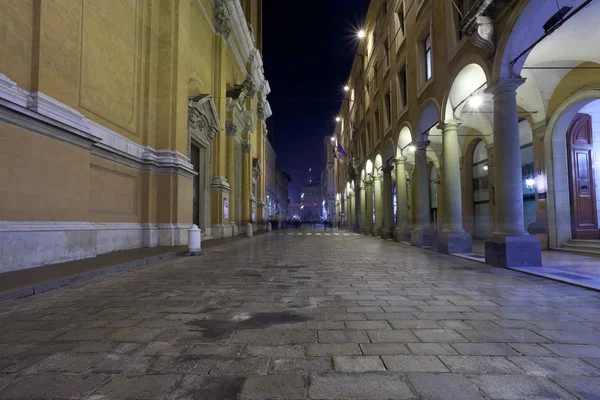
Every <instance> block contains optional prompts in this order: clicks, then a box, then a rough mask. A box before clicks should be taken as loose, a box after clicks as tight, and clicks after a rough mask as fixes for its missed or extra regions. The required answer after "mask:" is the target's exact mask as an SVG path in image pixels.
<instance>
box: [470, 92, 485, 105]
mask: <svg viewBox="0 0 600 400" xmlns="http://www.w3.org/2000/svg"><path fill="white" fill-rule="evenodd" d="M482 103H483V98H482V97H481V96H480V95H475V96H471V99H469V104H470V105H471V107H473V108H479V107H480V106H481V104H482Z"/></svg>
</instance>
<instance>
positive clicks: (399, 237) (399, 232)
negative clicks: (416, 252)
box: [394, 228, 411, 242]
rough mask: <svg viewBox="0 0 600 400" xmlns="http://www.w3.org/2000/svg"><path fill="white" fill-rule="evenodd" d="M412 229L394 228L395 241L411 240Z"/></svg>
mask: <svg viewBox="0 0 600 400" xmlns="http://www.w3.org/2000/svg"><path fill="white" fill-rule="evenodd" d="M410 233H411V232H410V230H407V229H404V228H396V229H395V230H394V242H410Z"/></svg>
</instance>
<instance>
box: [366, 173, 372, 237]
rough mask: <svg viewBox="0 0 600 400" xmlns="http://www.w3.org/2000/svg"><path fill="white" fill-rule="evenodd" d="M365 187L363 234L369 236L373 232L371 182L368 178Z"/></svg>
mask: <svg viewBox="0 0 600 400" xmlns="http://www.w3.org/2000/svg"><path fill="white" fill-rule="evenodd" d="M364 184H365V187H364V189H365V190H364V192H365V208H364V210H365V215H364V222H365V223H364V233H365V235H369V234H371V232H372V231H373V181H372V180H371V178H370V177H368V176H367V177H366V178H365V181H364Z"/></svg>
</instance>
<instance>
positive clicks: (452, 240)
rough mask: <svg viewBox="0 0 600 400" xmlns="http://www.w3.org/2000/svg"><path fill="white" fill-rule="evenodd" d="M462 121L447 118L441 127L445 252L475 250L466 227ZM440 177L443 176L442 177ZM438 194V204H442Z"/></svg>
mask: <svg viewBox="0 0 600 400" xmlns="http://www.w3.org/2000/svg"><path fill="white" fill-rule="evenodd" d="M459 125H460V121H444V123H443V125H442V126H440V127H439V128H440V129H441V130H442V132H443V136H442V141H443V143H442V147H443V150H442V151H443V154H442V185H443V199H442V201H443V205H444V226H443V229H442V231H441V234H440V235H439V237H438V246H437V247H438V250H439V251H441V252H444V253H471V252H472V251H473V243H472V240H471V235H469V233H468V232H465V230H464V229H463V221H462V199H461V197H462V193H461V185H460V144H459V143H458V126H459ZM438 180H439V177H438ZM439 194H440V193H438V203H440V201H439V200H440V199H439V197H440V196H439Z"/></svg>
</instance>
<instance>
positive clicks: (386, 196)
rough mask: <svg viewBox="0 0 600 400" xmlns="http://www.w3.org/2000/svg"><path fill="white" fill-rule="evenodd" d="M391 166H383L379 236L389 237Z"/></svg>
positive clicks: (392, 216)
mask: <svg viewBox="0 0 600 400" xmlns="http://www.w3.org/2000/svg"><path fill="white" fill-rule="evenodd" d="M393 169H394V168H393V167H392V166H389V165H386V166H385V167H383V231H382V232H381V237H382V238H384V239H388V238H391V237H392V236H393V234H394V191H393V188H392V186H393V185H394V183H393V182H392V170H393Z"/></svg>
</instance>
